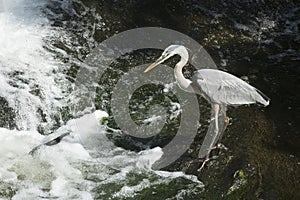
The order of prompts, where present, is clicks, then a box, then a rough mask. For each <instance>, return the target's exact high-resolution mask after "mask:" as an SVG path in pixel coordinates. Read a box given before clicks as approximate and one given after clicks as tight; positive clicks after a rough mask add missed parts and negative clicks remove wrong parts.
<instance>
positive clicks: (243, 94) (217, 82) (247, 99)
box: [191, 69, 269, 106]
mask: <svg viewBox="0 0 300 200" xmlns="http://www.w3.org/2000/svg"><path fill="white" fill-rule="evenodd" d="M191 80H192V85H193V87H195V88H197V89H200V91H201V92H202V95H203V96H204V97H205V98H206V99H208V100H209V101H211V102H214V103H218V104H225V105H241V104H252V103H260V104H263V105H265V106H267V105H268V104H269V98H268V97H266V95H264V94H263V93H262V92H260V91H259V90H257V89H256V88H254V87H253V86H251V85H249V84H248V83H246V82H245V81H243V80H241V79H240V78H238V77H236V76H234V75H232V74H229V73H226V72H223V71H220V70H215V69H201V70H198V71H196V73H195V74H194V75H193V77H192V79H191Z"/></svg>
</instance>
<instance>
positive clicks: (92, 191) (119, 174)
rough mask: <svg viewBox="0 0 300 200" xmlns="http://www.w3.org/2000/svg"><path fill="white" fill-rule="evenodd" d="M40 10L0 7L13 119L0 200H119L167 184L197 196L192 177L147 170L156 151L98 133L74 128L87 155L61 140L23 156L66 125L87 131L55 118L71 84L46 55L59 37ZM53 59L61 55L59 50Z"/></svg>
mask: <svg viewBox="0 0 300 200" xmlns="http://www.w3.org/2000/svg"><path fill="white" fill-rule="evenodd" d="M54 3H55V1H54ZM48 4H49V2H48V1H25V0H24V1H23V0H14V1H8V0H2V1H1V2H0V97H2V98H3V101H4V102H5V103H3V105H4V104H5V105H6V106H7V107H8V108H9V109H8V110H10V112H12V113H11V114H12V115H13V116H15V117H14V119H12V120H14V121H15V123H12V124H15V125H14V126H6V127H4V128H0V144H1V145H0V198H1V199H45V198H58V199H95V198H97V199H120V198H129V197H134V196H136V195H138V193H139V192H140V191H142V190H144V189H145V188H155V187H157V186H159V185H161V184H170V185H173V189H174V194H175V195H178V197H180V196H182V195H188V193H189V192H191V193H193V192H195V191H196V190H201V189H202V185H201V183H200V182H199V181H198V180H197V179H196V177H194V176H187V175H184V174H183V173H181V172H178V173H169V172H162V171H153V170H151V165H152V164H153V162H155V160H157V159H159V157H160V156H161V154H162V151H161V149H160V148H154V149H152V150H146V151H142V152H140V153H135V152H131V151H126V150H124V149H122V148H118V147H116V146H115V145H114V144H113V143H112V142H111V141H109V140H108V139H107V138H106V136H105V133H106V132H105V129H104V128H103V127H101V126H99V127H95V126H92V127H84V126H83V127H82V129H80V131H79V132H81V134H82V135H84V136H86V137H85V138H84V139H86V140H85V143H84V146H85V147H86V146H87V149H85V148H84V147H83V145H82V143H81V141H82V138H81V139H79V140H78V139H76V138H69V139H66V140H63V141H62V142H61V143H59V144H58V145H56V146H50V147H48V146H43V147H41V149H39V150H38V153H36V154H35V155H34V156H31V155H29V154H28V152H29V151H30V150H31V149H32V148H33V147H34V146H36V145H38V144H40V142H41V141H42V139H43V138H44V136H43V135H41V134H40V133H43V134H49V133H51V132H52V131H54V130H56V129H58V128H61V129H64V128H67V129H68V130H71V131H72V130H73V129H72V127H73V126H72V124H73V125H74V123H75V124H88V123H86V122H89V121H90V120H89V117H95V116H94V115H93V114H89V115H85V116H82V117H81V118H79V119H72V120H70V121H69V122H68V123H66V125H64V124H65V122H64V120H63V119H62V116H61V113H60V111H61V109H62V108H64V107H67V106H68V101H69V100H70V99H71V97H70V96H69V95H70V88H71V87H72V83H71V82H70V81H69V80H68V79H67V77H66V75H65V74H64V73H63V70H64V69H66V68H67V64H65V63H64V62H62V61H61V60H59V59H58V58H57V57H58V56H57V55H56V54H55V53H53V51H51V52H50V51H49V49H51V50H53V48H54V47H53V46H51V45H50V43H51V40H53V39H55V36H57V38H59V37H60V36H62V35H64V30H63V29H59V28H53V27H51V21H49V19H48V18H47V17H46V16H45V15H46V14H47V12H51V11H50V10H49V9H47V6H48ZM45 13H46V14H45ZM48 14H49V13H48ZM50 14H51V15H54V13H52V12H51V13H50ZM63 37H66V36H65V35H64V36H63ZM66 45H68V44H66ZM54 52H60V53H63V54H65V52H63V51H62V50H61V49H59V48H57V49H54ZM74 132H75V131H74ZM95 142H97V144H95ZM89 145H90V148H89ZM93 145H94V146H93ZM91 146H93V147H97V148H96V149H95V148H91ZM91 155H93V156H91ZM175 180H177V181H180V184H178V183H176V182H174V181H175Z"/></svg>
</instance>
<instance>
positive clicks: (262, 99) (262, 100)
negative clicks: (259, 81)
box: [256, 89, 271, 106]
mask: <svg viewBox="0 0 300 200" xmlns="http://www.w3.org/2000/svg"><path fill="white" fill-rule="evenodd" d="M256 91H257V93H258V95H257V96H258V98H256V102H257V103H258V104H262V105H263V106H268V105H269V104H270V100H271V99H270V98H269V97H267V96H266V95H265V94H264V93H262V92H261V91H259V90H258V89H256Z"/></svg>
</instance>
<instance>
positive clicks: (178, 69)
mask: <svg viewBox="0 0 300 200" xmlns="http://www.w3.org/2000/svg"><path fill="white" fill-rule="evenodd" d="M176 54H177V55H179V56H180V57H181V59H180V61H179V62H178V63H177V64H176V66H175V69H174V74H175V79H176V81H177V83H178V84H179V87H180V88H181V89H183V90H184V91H187V92H192V93H197V94H200V95H202V96H203V97H204V98H205V99H206V100H207V101H209V102H210V103H211V105H212V111H213V115H212V116H213V117H214V118H213V120H214V123H215V130H214V136H213V138H212V142H211V144H210V145H209V150H208V153H207V155H206V156H205V159H204V161H203V163H202V166H201V167H200V169H199V170H201V169H202V168H203V166H204V164H205V162H207V161H208V157H209V154H210V151H211V149H212V147H213V146H214V145H216V143H217V142H218V140H220V139H221V137H222V134H223V132H224V130H225V128H226V126H227V124H228V121H229V119H228V117H227V116H226V106H227V105H233V106H238V105H243V104H253V103H259V104H262V105H263V106H267V105H269V103H270V99H269V98H268V97H267V96H266V95H264V94H263V93H262V92H260V91H259V90H257V89H256V88H254V87H253V86H251V85H249V84H248V83H246V82H245V81H243V80H241V79H239V78H238V77H236V76H234V75H232V74H229V73H226V72H224V71H220V70H217V69H200V70H197V71H196V72H195V73H194V75H193V76H192V78H191V80H189V79H186V78H185V77H184V76H183V74H182V68H183V67H184V66H185V65H186V64H187V62H188V58H189V54H188V51H187V49H186V48H185V47H184V46H182V45H171V46H169V47H167V48H166V49H165V51H164V52H163V53H162V55H161V56H160V57H159V58H158V59H157V60H156V61H155V62H154V63H153V64H151V65H150V66H149V67H148V68H147V69H146V70H145V71H144V72H145V73H146V72H149V71H150V70H152V69H153V68H154V67H156V66H157V65H159V64H160V63H162V62H164V61H165V60H167V59H168V58H170V57H172V56H174V55H176ZM220 110H221V112H223V114H224V117H225V122H224V128H223V130H222V131H221V132H220V133H219V130H218V129H219V126H218V116H219V112H220Z"/></svg>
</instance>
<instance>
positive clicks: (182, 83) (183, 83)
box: [174, 57, 194, 93]
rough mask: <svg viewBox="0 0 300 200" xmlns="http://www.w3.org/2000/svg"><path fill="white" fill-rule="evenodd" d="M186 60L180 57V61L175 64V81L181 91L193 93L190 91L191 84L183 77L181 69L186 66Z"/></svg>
mask: <svg viewBox="0 0 300 200" xmlns="http://www.w3.org/2000/svg"><path fill="white" fill-rule="evenodd" d="M186 63H187V60H186V59H185V58H183V57H181V59H180V61H179V62H178V63H177V64H176V66H175V69H174V74H175V79H176V81H177V83H178V85H179V87H180V88H181V89H183V90H184V91H186V92H192V93H193V92H194V90H193V89H192V86H191V83H192V81H190V80H189V79H186V78H185V77H184V76H183V73H182V69H183V67H184V66H185V65H186Z"/></svg>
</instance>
